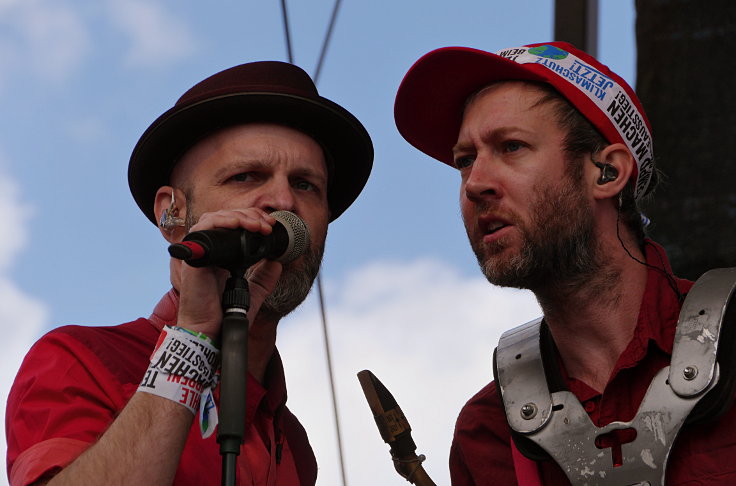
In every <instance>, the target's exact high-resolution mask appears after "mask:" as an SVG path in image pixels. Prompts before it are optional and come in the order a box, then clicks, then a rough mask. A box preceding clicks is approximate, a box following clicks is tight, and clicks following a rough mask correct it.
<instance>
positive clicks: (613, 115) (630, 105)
mask: <svg viewBox="0 0 736 486" xmlns="http://www.w3.org/2000/svg"><path fill="white" fill-rule="evenodd" d="M496 55H498V56H500V57H503V58H505V59H508V60H510V61H514V62H516V63H517V64H539V65H540V66H543V67H545V68H547V69H548V70H549V71H550V72H551V73H552V74H554V75H555V76H557V77H558V78H560V80H564V81H565V82H566V83H567V84H568V85H570V86H571V87H573V88H575V89H577V90H578V91H579V92H581V93H583V94H584V95H585V96H587V97H588V99H589V100H590V101H592V102H593V103H594V104H595V105H596V107H598V109H599V111H600V112H601V113H603V114H604V115H605V116H606V118H607V119H608V120H609V121H610V123H611V125H612V126H613V127H615V129H616V131H617V132H618V134H619V136H620V138H621V140H622V141H623V142H624V143H625V144H626V146H627V147H628V148H629V151H631V154H632V155H633V156H634V159H635V160H636V165H637V168H638V175H637V179H636V187H635V189H634V196H635V197H640V196H641V195H644V194H646V192H647V187H649V183H650V182H651V178H652V172H653V170H654V161H653V158H654V151H653V147H652V136H651V133H650V132H649V128H648V127H647V124H646V122H645V121H644V117H643V116H642V114H641V113H640V112H639V110H638V108H637V107H636V104H635V103H634V102H633V101H632V99H631V97H630V96H629V94H628V93H627V92H626V90H625V89H623V88H622V87H621V85H620V84H619V83H617V82H616V81H615V80H614V79H612V78H611V77H609V76H607V75H605V74H603V73H602V72H600V70H598V69H596V68H594V67H593V66H591V65H590V64H588V63H586V62H585V61H583V60H581V59H580V58H578V57H577V56H575V55H573V54H571V53H569V52H567V51H565V50H563V49H560V48H559V47H556V46H552V45H541V46H535V47H515V48H510V49H502V50H500V51H498V52H496ZM564 94H565V93H563V95H564ZM577 108H578V110H580V108H579V107H577ZM580 111H581V112H582V110H580ZM583 115H586V114H585V113H583ZM586 118H588V116H587V115H586Z"/></svg>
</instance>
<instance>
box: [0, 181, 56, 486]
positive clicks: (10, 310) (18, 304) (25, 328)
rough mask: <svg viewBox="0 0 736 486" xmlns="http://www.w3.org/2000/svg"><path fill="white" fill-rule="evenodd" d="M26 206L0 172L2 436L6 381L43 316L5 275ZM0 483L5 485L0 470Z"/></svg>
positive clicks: (21, 236) (22, 235)
mask: <svg viewBox="0 0 736 486" xmlns="http://www.w3.org/2000/svg"><path fill="white" fill-rule="evenodd" d="M30 216H31V210H30V208H29V207H28V206H27V205H26V204H24V203H22V202H21V201H20V191H19V189H18V187H17V186H16V185H15V183H14V182H13V181H12V180H10V178H9V177H7V176H6V175H4V174H3V173H2V172H0V221H2V222H3V238H0V256H1V257H0V334H2V336H3V340H4V344H3V349H2V356H0V414H2V417H3V420H2V422H0V433H1V434H2V436H3V437H4V436H5V420H4V417H5V403H6V398H7V394H8V390H9V389H10V385H11V384H12V382H13V379H14V378H15V374H16V372H17V371H18V367H19V366H20V362H21V360H22V359H23V356H24V355H25V353H26V351H28V349H29V348H30V346H31V344H32V343H33V342H34V341H35V340H36V339H37V338H38V335H39V333H40V332H41V330H42V329H43V327H44V325H45V323H46V322H47V321H48V319H47V310H46V308H45V306H44V305H43V304H42V303H41V302H39V301H38V300H37V299H34V298H33V297H30V296H28V295H27V294H25V293H24V292H23V291H22V290H20V289H19V288H18V287H17V285H15V284H14V283H13V281H12V279H11V278H10V277H9V275H8V270H9V267H10V264H11V262H12V261H13V259H14V258H15V257H16V256H17V254H18V253H19V252H20V251H21V250H22V249H23V246H24V244H25V242H26V239H27V234H26V225H27V224H28V219H29V217H30ZM0 444H2V445H0V454H2V456H3V457H4V456H5V441H4V440H3V441H2V442H0ZM0 485H7V482H6V479H5V475H4V474H0Z"/></svg>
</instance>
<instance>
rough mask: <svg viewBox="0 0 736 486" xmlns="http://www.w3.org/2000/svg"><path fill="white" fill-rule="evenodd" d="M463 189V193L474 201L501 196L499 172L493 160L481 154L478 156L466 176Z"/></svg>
mask: <svg viewBox="0 0 736 486" xmlns="http://www.w3.org/2000/svg"><path fill="white" fill-rule="evenodd" d="M462 191H463V195H464V196H465V197H466V198H467V199H469V200H471V201H473V202H479V201H482V200H484V199H490V198H497V197H499V196H500V194H501V191H500V185H499V181H498V174H497V171H495V170H494V168H493V163H492V161H491V160H488V159H487V158H483V157H481V156H478V157H477V158H476V160H475V161H474V162H473V165H472V166H471V167H470V168H469V169H468V173H467V175H466V176H465V177H464V180H463V183H462Z"/></svg>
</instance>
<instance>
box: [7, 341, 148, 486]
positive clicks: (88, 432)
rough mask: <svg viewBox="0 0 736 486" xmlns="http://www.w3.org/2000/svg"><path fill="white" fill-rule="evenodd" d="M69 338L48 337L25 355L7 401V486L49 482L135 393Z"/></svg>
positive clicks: (91, 440)
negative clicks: (8, 484) (48, 479)
mask: <svg viewBox="0 0 736 486" xmlns="http://www.w3.org/2000/svg"><path fill="white" fill-rule="evenodd" d="M131 388H132V387H131V386H125V387H121V385H120V384H119V383H117V380H115V378H114V377H113V376H112V375H110V373H109V372H108V371H107V370H106V368H105V367H104V366H102V365H101V363H100V362H99V359H98V358H97V357H96V356H95V355H94V354H93V353H92V352H90V351H89V350H88V349H87V348H86V347H85V346H83V345H81V344H80V343H79V342H78V341H76V340H75V339H74V338H72V337H70V336H68V335H66V334H64V333H59V332H54V331H52V332H51V333H49V334H47V335H46V336H44V337H43V338H41V340H39V342H38V343H36V344H35V345H34V347H33V348H32V349H31V350H30V351H29V353H28V355H27V356H26V358H25V360H24V361H23V363H22V364H21V367H20V370H19V371H18V375H17V376H16V379H15V382H14V384H13V387H12V388H11V390H10V394H9V396H8V406H7V411H6V418H5V420H6V423H5V427H6V431H7V442H8V450H7V468H8V477H9V479H10V484H11V486H26V485H29V484H32V483H33V482H35V481H37V480H38V479H40V478H43V477H50V476H52V475H53V474H55V473H56V472H58V471H59V470H61V469H63V468H64V467H65V466H67V465H68V464H69V463H71V462H72V461H74V459H76V458H77V457H78V456H79V455H80V454H81V453H82V452H84V451H85V450H86V449H87V448H88V447H89V446H90V445H92V444H93V443H94V442H95V441H96V440H97V438H98V437H99V436H100V435H101V434H102V433H103V432H104V431H105V430H106V429H107V427H108V426H109V425H110V423H111V422H112V421H113V419H114V418H115V416H116V414H117V412H118V411H119V410H120V409H121V408H122V406H123V405H124V403H125V402H126V401H127V399H128V398H129V397H130V395H131V394H132V393H133V392H134V390H132V389H131Z"/></svg>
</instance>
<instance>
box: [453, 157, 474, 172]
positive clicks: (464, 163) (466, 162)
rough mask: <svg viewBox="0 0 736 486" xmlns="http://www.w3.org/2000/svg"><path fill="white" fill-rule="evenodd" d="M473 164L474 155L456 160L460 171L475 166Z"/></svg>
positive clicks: (456, 165)
mask: <svg viewBox="0 0 736 486" xmlns="http://www.w3.org/2000/svg"><path fill="white" fill-rule="evenodd" d="M473 162H475V156H474V155H462V156H459V157H456V158H455V167H457V168H458V170H463V169H467V168H468V167H470V166H471V165H473Z"/></svg>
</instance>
